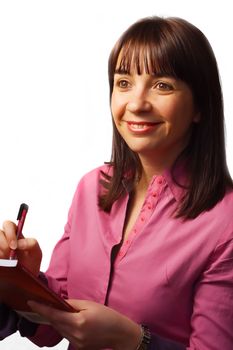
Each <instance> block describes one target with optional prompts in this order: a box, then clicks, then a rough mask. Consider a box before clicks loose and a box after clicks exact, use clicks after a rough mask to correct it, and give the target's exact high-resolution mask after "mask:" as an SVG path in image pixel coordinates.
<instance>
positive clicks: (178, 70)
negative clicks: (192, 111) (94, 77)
mask: <svg viewBox="0 0 233 350" xmlns="http://www.w3.org/2000/svg"><path fill="white" fill-rule="evenodd" d="M119 54H121V55H120V57H121V62H120V63H119V67H118V68H119V69H120V70H123V71H125V72H127V73H130V71H131V70H132V68H134V69H136V71H137V73H138V74H141V72H142V70H145V71H146V73H149V74H153V73H154V74H161V75H169V76H173V77H175V78H177V79H180V80H182V81H184V82H185V83H187V84H188V85H189V87H190V88H191V90H192V93H193V98H194V102H195V104H196V107H197V110H198V111H199V113H200V121H199V122H198V123H194V125H193V129H192V135H191V138H190V142H189V144H188V146H187V148H186V149H185V150H184V151H183V153H182V155H185V157H186V158H187V159H188V164H189V177H190V181H189V187H188V190H187V192H186V196H185V197H184V199H183V201H182V203H181V205H180V206H179V208H178V210H177V213H176V215H177V217H183V218H195V217H197V216H198V215H199V214H200V213H201V212H203V211H205V210H209V209H211V208H212V207H213V206H214V205H215V204H216V203H217V202H218V201H219V200H221V199H222V198H223V196H224V194H225V192H226V190H227V188H228V187H233V183H232V179H231V177H230V175H229V172H228V169H227V164H226V154H225V138H224V115H223V100H222V90H221V85H220V78H219V74H218V67H217V63H216V59H215V56H214V53H213V51H212V48H211V46H210V44H209V42H208V40H207V39H206V37H205V36H204V34H203V33H202V32H201V31H200V30H199V29H198V28H196V27H195V26H194V25H192V24H191V23H189V22H187V21H185V20H183V19H181V18H173V17H170V18H160V17H149V18H145V19H142V20H140V21H138V22H136V23H134V24H133V25H132V26H130V27H129V28H128V30H126V31H125V32H124V33H123V35H122V36H121V37H120V39H119V40H118V41H117V43H116V44H115V46H114V48H113V50H112V52H111V54H110V57H109V85H110V99H111V95H112V91H113V81H114V73H115V69H116V64H117V61H118V58H119ZM180 156H181V155H180ZM178 158H179V157H178ZM109 165H111V167H112V169H113V174H112V175H111V176H110V175H108V174H106V173H105V174H103V179H102V180H101V183H102V185H103V186H104V187H105V189H106V193H105V194H102V195H101V196H100V198H99V205H100V208H102V209H103V210H104V211H106V212H109V211H110V210H111V207H112V204H113V203H114V202H115V201H116V200H117V199H118V198H119V197H120V196H122V195H123V194H124V193H125V187H124V182H123V181H122V180H123V179H124V176H125V174H130V177H128V179H127V181H128V184H129V185H131V186H132V184H133V183H134V181H135V177H136V176H139V177H140V174H141V164H140V161H139V158H138V156H137V154H135V153H134V152H133V151H131V150H130V148H129V147H128V145H127V144H126V143H125V141H124V140H123V138H122V137H121V135H120V134H119V132H118V131H117V129H116V127H115V124H114V122H113V144H112V156H111V161H110V163H109ZM174 180H175V179H174Z"/></svg>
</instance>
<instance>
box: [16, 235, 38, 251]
mask: <svg viewBox="0 0 233 350" xmlns="http://www.w3.org/2000/svg"><path fill="white" fill-rule="evenodd" d="M38 248H39V244H38V242H37V240H36V239H35V238H21V239H19V240H18V249H19V250H28V251H34V250H37V249H38Z"/></svg>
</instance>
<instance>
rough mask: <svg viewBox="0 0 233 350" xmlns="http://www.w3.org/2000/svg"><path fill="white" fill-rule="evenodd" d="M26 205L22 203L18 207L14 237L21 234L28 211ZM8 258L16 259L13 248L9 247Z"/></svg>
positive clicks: (18, 236)
mask: <svg viewBox="0 0 233 350" xmlns="http://www.w3.org/2000/svg"><path fill="white" fill-rule="evenodd" d="M28 208H29V207H28V205H27V204H25V203H22V204H21V205H20V208H19V212H18V216H17V220H18V225H17V231H16V238H17V239H19V238H20V237H21V236H22V231H23V225H24V222H25V219H26V216H27V212H28ZM9 259H10V260H14V259H16V252H15V250H14V249H11V251H10V256H9Z"/></svg>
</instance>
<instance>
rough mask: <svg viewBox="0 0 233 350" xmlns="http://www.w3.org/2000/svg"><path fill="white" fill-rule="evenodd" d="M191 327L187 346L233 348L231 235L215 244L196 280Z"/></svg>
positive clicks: (192, 349) (194, 349) (203, 349)
mask: <svg viewBox="0 0 233 350" xmlns="http://www.w3.org/2000/svg"><path fill="white" fill-rule="evenodd" d="M232 236H233V234H231V237H232ZM191 327H192V333H191V337H190V343H189V347H188V349H190V350H219V349H224V350H232V349H233V238H231V239H229V240H228V241H225V242H224V243H221V244H219V245H218V246H217V248H216V249H215V251H214V253H213V254H212V257H211V259H210V261H209V264H208V266H207V268H206V269H205V271H204V272H203V273H202V275H201V278H200V279H199V280H198V281H197V283H196V288H195V291H194V306H193V314H192V318H191Z"/></svg>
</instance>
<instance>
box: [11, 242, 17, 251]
mask: <svg viewBox="0 0 233 350" xmlns="http://www.w3.org/2000/svg"><path fill="white" fill-rule="evenodd" d="M9 246H10V248H11V249H13V250H15V249H16V248H17V241H16V240H12V241H11V242H10V244H9Z"/></svg>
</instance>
